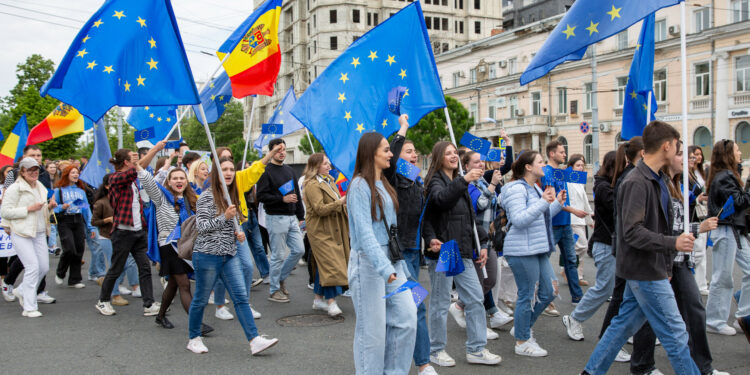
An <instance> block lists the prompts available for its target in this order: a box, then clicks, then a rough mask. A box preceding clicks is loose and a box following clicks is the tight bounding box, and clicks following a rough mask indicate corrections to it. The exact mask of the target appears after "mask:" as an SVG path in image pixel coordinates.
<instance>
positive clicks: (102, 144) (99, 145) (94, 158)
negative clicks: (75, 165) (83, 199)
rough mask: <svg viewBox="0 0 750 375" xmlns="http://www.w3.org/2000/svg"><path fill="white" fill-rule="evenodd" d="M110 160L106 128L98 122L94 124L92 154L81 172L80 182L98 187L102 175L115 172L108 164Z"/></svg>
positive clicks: (110, 154) (110, 153)
mask: <svg viewBox="0 0 750 375" xmlns="http://www.w3.org/2000/svg"><path fill="white" fill-rule="evenodd" d="M111 158H112V152H111V151H110V150H109V139H108V138H107V127H106V126H104V124H103V123H102V122H101V121H99V122H97V123H96V124H94V152H92V153H91V157H90V158H89V162H88V163H86V166H85V167H83V171H81V177H80V178H81V180H82V181H83V182H85V183H87V184H89V185H91V186H94V187H97V186H99V184H101V183H102V179H103V178H104V175H106V174H108V173H112V172H114V171H115V168H114V167H113V166H112V164H109V159H111Z"/></svg>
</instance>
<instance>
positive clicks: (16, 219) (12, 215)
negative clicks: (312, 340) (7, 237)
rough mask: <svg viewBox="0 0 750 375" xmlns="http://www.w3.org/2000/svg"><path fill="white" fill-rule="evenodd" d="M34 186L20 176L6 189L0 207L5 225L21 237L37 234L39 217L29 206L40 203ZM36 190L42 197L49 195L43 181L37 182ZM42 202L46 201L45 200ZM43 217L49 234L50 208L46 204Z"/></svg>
mask: <svg viewBox="0 0 750 375" xmlns="http://www.w3.org/2000/svg"><path fill="white" fill-rule="evenodd" d="M33 189H34V188H32V187H31V186H30V185H29V184H28V183H27V182H26V180H24V179H23V178H19V179H17V180H16V182H14V183H13V184H12V185H10V186H9V187H8V188H7V189H5V193H4V194H3V205H2V207H1V208H0V216H2V218H3V225H4V226H5V227H6V228H10V230H11V232H13V233H15V234H17V235H19V236H21V237H28V238H31V237H34V236H36V228H37V222H36V220H37V217H39V215H36V214H35V213H33V212H29V211H28V209H27V207H29V206H30V205H32V204H34V203H39V202H38V201H37V198H36V196H35V194H34V190H33ZM36 190H37V191H38V193H39V196H40V197H42V199H44V198H46V197H47V188H46V187H44V185H42V183H41V182H38V181H37V183H36ZM41 203H46V200H44V201H43V202H41ZM42 212H43V215H42V218H44V222H45V227H46V232H47V235H49V233H50V224H49V219H48V218H49V215H50V212H49V209H48V207H47V205H46V204H45V205H44V206H43V207H42Z"/></svg>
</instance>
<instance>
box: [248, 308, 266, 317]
mask: <svg viewBox="0 0 750 375" xmlns="http://www.w3.org/2000/svg"><path fill="white" fill-rule="evenodd" d="M250 312H252V313H253V319H260V317H262V316H263V315H261V313H259V312H258V311H256V310H255V309H254V308H253V307H252V306H250Z"/></svg>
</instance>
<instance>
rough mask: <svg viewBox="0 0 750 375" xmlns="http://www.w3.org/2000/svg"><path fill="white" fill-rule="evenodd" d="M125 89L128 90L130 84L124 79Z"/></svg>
mask: <svg viewBox="0 0 750 375" xmlns="http://www.w3.org/2000/svg"><path fill="white" fill-rule="evenodd" d="M125 91H128V92H130V84H129V83H128V81H125Z"/></svg>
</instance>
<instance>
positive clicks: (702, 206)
mask: <svg viewBox="0 0 750 375" xmlns="http://www.w3.org/2000/svg"><path fill="white" fill-rule="evenodd" d="M688 155H689V159H688V168H689V169H690V184H691V185H695V186H694V187H693V192H694V194H695V195H697V198H696V201H695V203H694V206H695V210H694V212H695V217H693V220H699V219H704V218H705V217H706V216H707V215H708V207H706V204H707V203H708V195H706V193H705V191H706V178H707V177H708V175H707V174H706V170H705V169H704V167H703V150H701V148H700V147H698V146H690V147H688ZM707 240H708V234H707V233H701V234H700V235H699V236H698V237H697V238H696V239H695V251H694V259H695V281H696V282H697V283H698V289H699V290H700V293H701V295H704V296H707V295H708V280H707V279H706V242H707Z"/></svg>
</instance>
